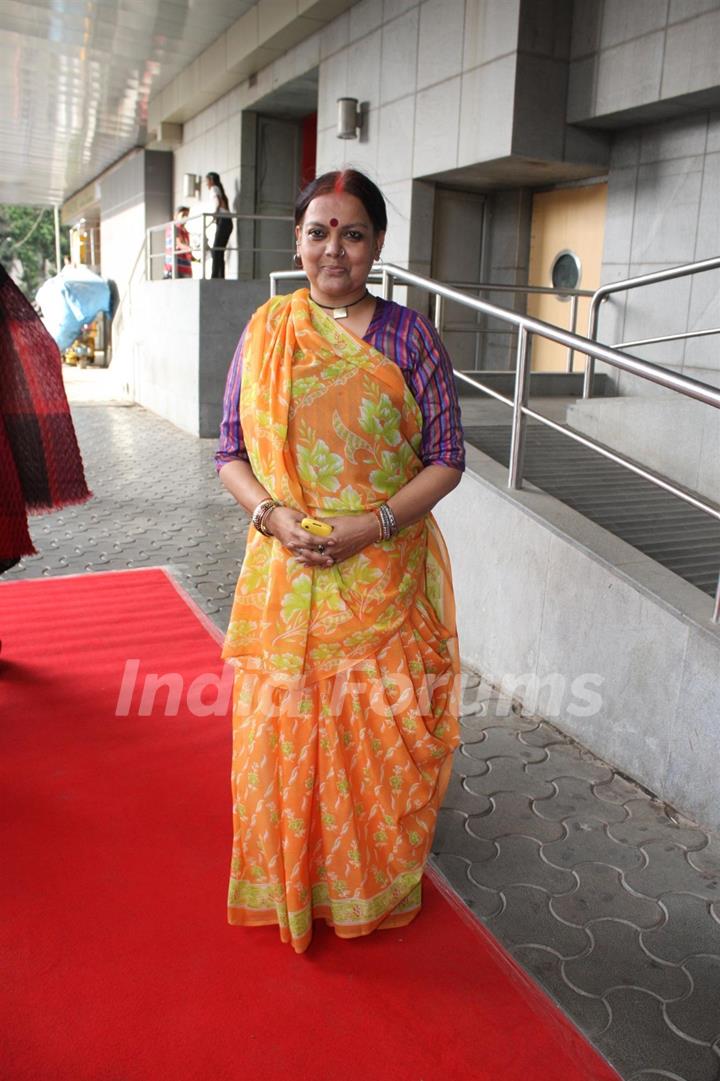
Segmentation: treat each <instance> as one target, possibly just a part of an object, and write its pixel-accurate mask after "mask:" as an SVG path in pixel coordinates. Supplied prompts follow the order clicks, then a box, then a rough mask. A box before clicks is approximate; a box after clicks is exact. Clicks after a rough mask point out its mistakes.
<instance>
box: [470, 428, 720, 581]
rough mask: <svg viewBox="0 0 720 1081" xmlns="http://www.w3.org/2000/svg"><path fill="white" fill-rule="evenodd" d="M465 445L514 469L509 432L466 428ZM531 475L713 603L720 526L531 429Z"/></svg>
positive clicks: (595, 457)
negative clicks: (693, 587)
mask: <svg viewBox="0 0 720 1081" xmlns="http://www.w3.org/2000/svg"><path fill="white" fill-rule="evenodd" d="M465 439H466V440H467V442H469V443H471V444H472V445H473V446H475V447H477V448H478V450H481V451H483V452H484V453H485V454H488V455H489V456H490V457H491V458H494V459H495V461H498V462H501V463H502V464H503V465H507V463H508V460H509V456H510V425H509V423H506V424H479V425H472V424H471V425H469V426H466V427H465ZM525 476H526V478H527V479H528V480H529V481H530V482H532V484H534V485H535V486H536V487H538V488H541V489H542V490H543V491H544V492H547V493H548V494H549V495H552V496H554V497H555V498H556V499H560V500H562V502H563V503H566V504H567V505H568V506H571V507H573V508H574V509H575V510H577V511H579V513H580V514H583V515H585V516H586V517H587V518H589V519H590V520H591V521H593V522H595V523H597V524H598V525H600V526H602V527H603V528H604V529H607V530H608V531H609V532H611V533H614V534H615V535H616V536H618V537H620V538H621V539H622V540H624V541H627V543H628V544H632V545H633V547H635V548H637V549H638V550H639V551H640V552H643V553H644V554H645V555H648V556H650V558H651V559H654V560H656V562H658V563H660V564H662V565H663V566H664V567H667V568H668V569H669V570H671V571H673V572H674V573H675V574H678V575H680V577H682V578H684V579H685V580H686V581H688V582H690V583H691V584H692V585H694V586H696V587H697V588H699V589H702V590H703V591H704V592H705V593H709V594H710V595H711V596H714V594H715V589H716V587H717V581H718V573H720V522H717V521H715V520H713V519H712V518H710V517H708V515H707V514H704V513H703V512H702V511H700V510H696V509H695V508H694V507H692V506H690V505H689V504H687V503H685V502H684V501H683V500H682V499H679V498H678V497H677V496H674V495H672V494H671V493H669V492H665V491H663V490H662V489H661V488H657V487H655V486H654V485H653V484H651V483H650V482H649V481H646V480H644V479H643V478H642V477H638V476H636V475H634V474H632V473H629V472H628V471H627V470H626V469H624V468H623V467H622V466H619V465H617V464H616V463H615V462H611V461H608V459H606V458H603V457H602V456H601V455H599V454H597V453H596V452H595V451H593V450H590V449H589V448H587V447H583V446H581V445H580V444H578V443H570V441H569V440H568V439H567V438H565V437H564V436H562V435H560V434H559V433H557V432H553V431H550V430H548V429H546V428H543V427H541V426H539V425H535V426H532V427H530V426H529V427H528V429H527V436H526V451H525Z"/></svg>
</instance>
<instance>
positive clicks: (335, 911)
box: [223, 289, 458, 951]
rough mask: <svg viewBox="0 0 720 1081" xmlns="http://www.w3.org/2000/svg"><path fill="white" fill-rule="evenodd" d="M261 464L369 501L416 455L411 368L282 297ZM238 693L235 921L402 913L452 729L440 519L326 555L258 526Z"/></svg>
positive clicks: (241, 634)
mask: <svg viewBox="0 0 720 1081" xmlns="http://www.w3.org/2000/svg"><path fill="white" fill-rule="evenodd" d="M240 417H241V422H242V429H243V432H244V433H245V438H246V446H247V449H248V453H249V455H250V461H251V466H252V469H253V472H254V474H255V476H256V477H257V478H258V480H259V481H260V483H261V484H262V485H263V486H264V487H265V488H266V489H267V491H268V492H269V493H270V494H271V495H272V496H273V497H274V498H276V499H278V500H280V501H281V502H283V503H285V504H287V505H289V506H292V507H295V508H296V509H298V510H300V511H303V512H304V513H310V514H313V515H315V516H317V517H322V516H330V515H341V514H353V513H363V512H366V511H367V510H370V509H373V508H374V507H377V506H378V505H379V504H380V503H382V502H384V501H385V500H387V499H389V498H391V496H392V495H394V494H395V492H397V491H398V490H399V489H400V488H401V487H403V485H405V484H407V483H408V481H410V480H411V479H412V478H413V477H414V476H416V475H417V473H419V472H420V471H421V469H422V468H423V465H422V462H421V460H420V458H419V456H418V451H419V448H420V441H421V435H422V420H421V414H420V410H419V408H418V405H417V403H416V401H415V400H414V398H413V396H412V394H411V392H410V390H409V389H408V387H407V384H406V383H405V380H404V378H403V375H402V372H401V371H400V369H399V368H398V367H397V366H396V365H395V364H394V363H393V362H392V361H391V360H389V359H388V358H387V357H384V356H383V355H382V354H381V353H379V352H378V351H377V350H375V349H373V348H372V347H371V346H369V345H368V344H367V343H366V342H364V341H360V340H359V339H356V338H355V337H354V336H352V335H351V334H350V333H349V332H347V331H346V330H344V328H342V327H341V326H339V325H338V324H337V323H336V322H335V320H333V319H332V318H331V317H330V316H328V315H326V314H325V313H324V312H323V311H322V310H321V309H319V308H318V307H316V306H315V305H313V304H311V303H310V301H309V295H308V291H307V290H306V289H301V290H299V291H298V292H296V293H293V294H292V295H291V296H290V297H277V298H273V299H272V300H271V301H269V302H268V303H267V304H265V305H264V306H263V307H262V308H260V309H259V310H258V311H257V312H256V314H255V315H254V317H253V319H252V321H251V323H250V325H249V328H248V331H247V333H246V336H245V347H244V354H243V384H242V393H241V397H240ZM223 655H224V656H225V657H226V658H229V659H230V660H231V662H232V663H233V664H234V665H235V666H236V668H237V674H236V679H235V696H234V706H233V748H234V749H233V798H234V804H233V814H234V826H235V830H234V843H233V862H232V871H231V881H230V896H229V908H228V913H229V919H230V922H231V923H236V924H243V925H252V924H262V923H277V924H279V926H280V930H281V934H282V937H283V939H285V940H286V941H292V943H293V946H294V947H295V949H296V950H298V951H301V950H303V949H305V948H306V947H307V945H308V943H309V941H310V936H311V934H312V920H313V918H315V917H318V916H320V917H324V918H325V919H326V920H327V921H328V923H330V924H332V926H333V927H334V928H335V930H336V932H337V933H338V934H340V935H343V936H345V937H352V936H356V935H362V934H367V933H369V932H370V931H372V930H374V929H375V928H377V927H391V926H399V925H402V924H404V923H408V922H409V921H410V920H411V919H412V918H413V917H414V916H415V915H416V914H417V911H418V910H419V906H420V880H421V877H422V873H423V867H424V863H425V861H426V859H427V855H428V853H429V848H430V844H431V842H432V836H433V832H434V827H435V821H436V816H437V809H438V806H439V803H440V800H441V799H442V796H443V794H444V791H445V788H446V786H447V782H448V779H449V774H450V768H451V752H452V750H453V748H454V747H455V746H456V745H457V742H458V716H457V715H458V708H457V706H458V702H457V698H458V686H457V683H458V678H457V677H458V658H457V643H456V637H455V613H454V603H453V594H452V582H451V576H450V569H449V562H448V558H447V552H446V550H445V546H444V543H443V540H442V537H441V535H440V532H439V530H438V529H437V526H436V524H435V522H434V520H433V518H432V516H427V517H426V518H425V519H423V520H422V521H420V522H418V523H416V524H415V525H412V526H410V527H408V528H406V529H403V530H401V531H400V532H399V533H398V535H397V536H396V537H394V538H392V539H391V540H389V541H385V542H382V543H377V544H373V545H370V546H369V547H368V548H366V549H364V550H363V551H362V552H360V553H358V554H357V555H355V556H352V557H351V558H349V559H347V560H344V561H343V562H342V563H340V564H339V565H336V566H333V567H330V568H315V569H310V568H307V567H304V566H302V565H301V564H300V563H299V562H298V561H297V560H296V559H295V557H294V556H293V555H292V554H291V553H290V552H288V551H287V550H286V549H284V548H283V547H282V545H280V543H279V542H278V541H276V540H274V539H273V538H268V537H264V536H262V535H261V534H260V533H258V532H257V531H254V530H251V532H250V536H249V538H248V543H247V550H246V555H245V560H244V562H243V566H242V570H241V573H240V577H239V579H238V585H237V590H236V593H235V599H234V604H233V610H232V614H231V620H230V625H229V628H228V633H227V637H226V641H225V647H224V653H223Z"/></svg>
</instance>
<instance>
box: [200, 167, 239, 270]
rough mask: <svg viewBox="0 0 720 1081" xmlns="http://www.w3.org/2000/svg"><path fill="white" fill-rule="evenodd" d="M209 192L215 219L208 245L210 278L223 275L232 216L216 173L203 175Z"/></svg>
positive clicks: (231, 227)
mask: <svg viewBox="0 0 720 1081" xmlns="http://www.w3.org/2000/svg"><path fill="white" fill-rule="evenodd" d="M205 183H206V184H207V186H208V188H209V190H210V194H211V196H212V199H213V215H214V221H215V236H214V237H213V242H212V244H211V246H210V250H211V251H212V271H211V273H210V277H211V278H224V277H225V248H226V247H227V242H228V240H229V239H230V234H231V233H232V230H233V223H232V218H231V217H230V204H229V202H228V197H227V195H226V194H225V188H224V187H223V185H222V180H221V179H220V177H219V175H218V174H217V173H208V174H207V176H206V177H205Z"/></svg>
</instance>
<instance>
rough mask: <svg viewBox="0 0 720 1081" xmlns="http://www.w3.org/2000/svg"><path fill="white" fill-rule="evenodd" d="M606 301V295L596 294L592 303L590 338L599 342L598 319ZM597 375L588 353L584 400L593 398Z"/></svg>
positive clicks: (589, 326)
mask: <svg viewBox="0 0 720 1081" xmlns="http://www.w3.org/2000/svg"><path fill="white" fill-rule="evenodd" d="M603 300H604V294H601V293H599V292H598V293H596V294H595V296H594V297H593V298H592V300H591V301H590V318H589V320H588V338H589V339H590V341H592V342H595V341H597V330H598V319H599V313H600V304H601V303H602V301H603ZM594 375H595V357H593V356H590V354H589V353H588V354H587V355H586V357H585V377H584V379H583V391H582V396H583V398H592V385H593V376H594Z"/></svg>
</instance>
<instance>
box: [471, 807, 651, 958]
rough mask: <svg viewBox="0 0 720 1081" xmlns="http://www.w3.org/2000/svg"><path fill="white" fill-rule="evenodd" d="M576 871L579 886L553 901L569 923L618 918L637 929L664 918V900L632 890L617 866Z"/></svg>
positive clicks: (593, 866)
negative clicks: (639, 894)
mask: <svg viewBox="0 0 720 1081" xmlns="http://www.w3.org/2000/svg"><path fill="white" fill-rule="evenodd" d="M470 822H472V819H471V820H470ZM468 828H471V826H470V824H468ZM573 873H574V875H575V878H576V879H577V888H576V889H575V890H573V891H572V893H566V894H564V895H563V896H562V897H553V899H552V901H551V902H550V908H551V910H552V912H553V913H554V914H555V915H556V916H557V917H558V918H559V919H561V920H565V922H566V923H574V924H577V925H578V926H579V927H585V926H587V924H588V923H590V921H591V920H603V919H616V920H624V921H626V922H628V923H631V924H633V925H634V927H635V928H636V931H637V929H638V928H648V929H649V928H652V927H656V926H658V925H659V924H661V923H663V922H664V920H665V910H664V909H663V908H662V906H661V905H660V903H659V902H658V901H655V900H653V899H652V898H649V897H639V896H638V895H637V894H634V893H632V892H631V891H630V890H629V889H628V888H627V886H626V884H625V882H624V879H623V875H622V873H621V872H620V871H618V870H616V869H615V868H614V867H609V866H608V865H607V864H605V863H579V864H577V865H576V866H575V867H574V868H573ZM636 937H637V934H636Z"/></svg>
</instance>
